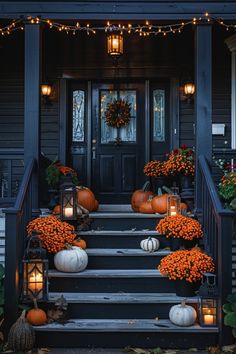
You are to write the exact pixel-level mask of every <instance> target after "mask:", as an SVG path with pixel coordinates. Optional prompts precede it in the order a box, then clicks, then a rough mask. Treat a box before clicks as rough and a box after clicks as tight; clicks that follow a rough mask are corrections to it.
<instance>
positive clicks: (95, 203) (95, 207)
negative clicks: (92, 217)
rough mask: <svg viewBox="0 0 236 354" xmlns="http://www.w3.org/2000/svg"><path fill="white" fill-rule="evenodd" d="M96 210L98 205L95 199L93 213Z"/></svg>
mask: <svg viewBox="0 0 236 354" xmlns="http://www.w3.org/2000/svg"><path fill="white" fill-rule="evenodd" d="M98 208H99V203H98V201H97V199H95V202H94V208H93V211H97V210H98Z"/></svg>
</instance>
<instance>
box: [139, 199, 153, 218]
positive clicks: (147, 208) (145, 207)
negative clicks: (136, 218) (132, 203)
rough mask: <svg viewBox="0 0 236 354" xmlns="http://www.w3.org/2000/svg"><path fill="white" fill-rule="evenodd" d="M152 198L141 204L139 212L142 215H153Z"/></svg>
mask: <svg viewBox="0 0 236 354" xmlns="http://www.w3.org/2000/svg"><path fill="white" fill-rule="evenodd" d="M151 202H152V197H149V198H148V200H147V201H146V202H142V203H141V204H140V207H139V212H140V213H144V214H153V213H154V211H153V210H152V203H151Z"/></svg>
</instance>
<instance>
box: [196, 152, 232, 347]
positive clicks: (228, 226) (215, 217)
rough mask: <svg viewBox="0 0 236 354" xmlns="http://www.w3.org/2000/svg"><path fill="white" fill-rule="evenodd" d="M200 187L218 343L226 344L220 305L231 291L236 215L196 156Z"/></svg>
mask: <svg viewBox="0 0 236 354" xmlns="http://www.w3.org/2000/svg"><path fill="white" fill-rule="evenodd" d="M198 167H199V178H200V185H201V198H200V200H201V208H200V210H199V209H198V211H200V214H199V216H200V219H201V222H202V224H203V227H204V248H205V251H206V252H207V253H208V254H209V255H211V256H212V257H213V260H214V262H215V265H216V272H217V279H218V289H219V307H218V319H219V323H218V325H219V335H220V338H219V342H220V343H219V344H220V345H222V344H224V342H225V341H227V336H228V333H229V332H228V330H227V329H226V328H225V327H224V325H223V318H222V305H223V303H225V301H226V297H227V295H228V294H229V293H231V291H232V235H233V227H234V226H233V224H234V217H235V213H234V212H232V211H231V210H229V209H224V208H223V207H222V204H221V201H220V199H219V196H218V193H217V190H216V187H215V184H214V181H213V179H212V174H211V171H210V168H209V166H208V163H207V161H206V159H205V157H204V156H200V157H199V165H198Z"/></svg>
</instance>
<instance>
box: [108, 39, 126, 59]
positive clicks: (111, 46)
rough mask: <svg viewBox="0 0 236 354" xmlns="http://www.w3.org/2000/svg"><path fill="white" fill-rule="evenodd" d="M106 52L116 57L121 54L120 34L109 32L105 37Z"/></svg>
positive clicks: (121, 40) (121, 41)
mask: <svg viewBox="0 0 236 354" xmlns="http://www.w3.org/2000/svg"><path fill="white" fill-rule="evenodd" d="M107 53H108V54H109V55H111V56H116V57H119V56H120V55H121V54H123V36H122V34H119V33H117V34H110V35H109V36H108V37H107Z"/></svg>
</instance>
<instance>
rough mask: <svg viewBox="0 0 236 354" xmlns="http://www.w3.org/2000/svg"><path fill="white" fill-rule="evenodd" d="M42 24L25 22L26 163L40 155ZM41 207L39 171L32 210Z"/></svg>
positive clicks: (35, 183) (33, 192)
mask: <svg viewBox="0 0 236 354" xmlns="http://www.w3.org/2000/svg"><path fill="white" fill-rule="evenodd" d="M40 64H41V40H40V24H28V23H27V24H25V81H24V93H25V106H24V163H25V167H26V166H27V164H28V162H29V160H30V159H31V158H34V159H35V160H36V161H37V165H38V164H39V155H40V66H41V65H40ZM38 208H39V181H38V173H35V174H34V176H33V188H32V210H35V211H37V210H38Z"/></svg>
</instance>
